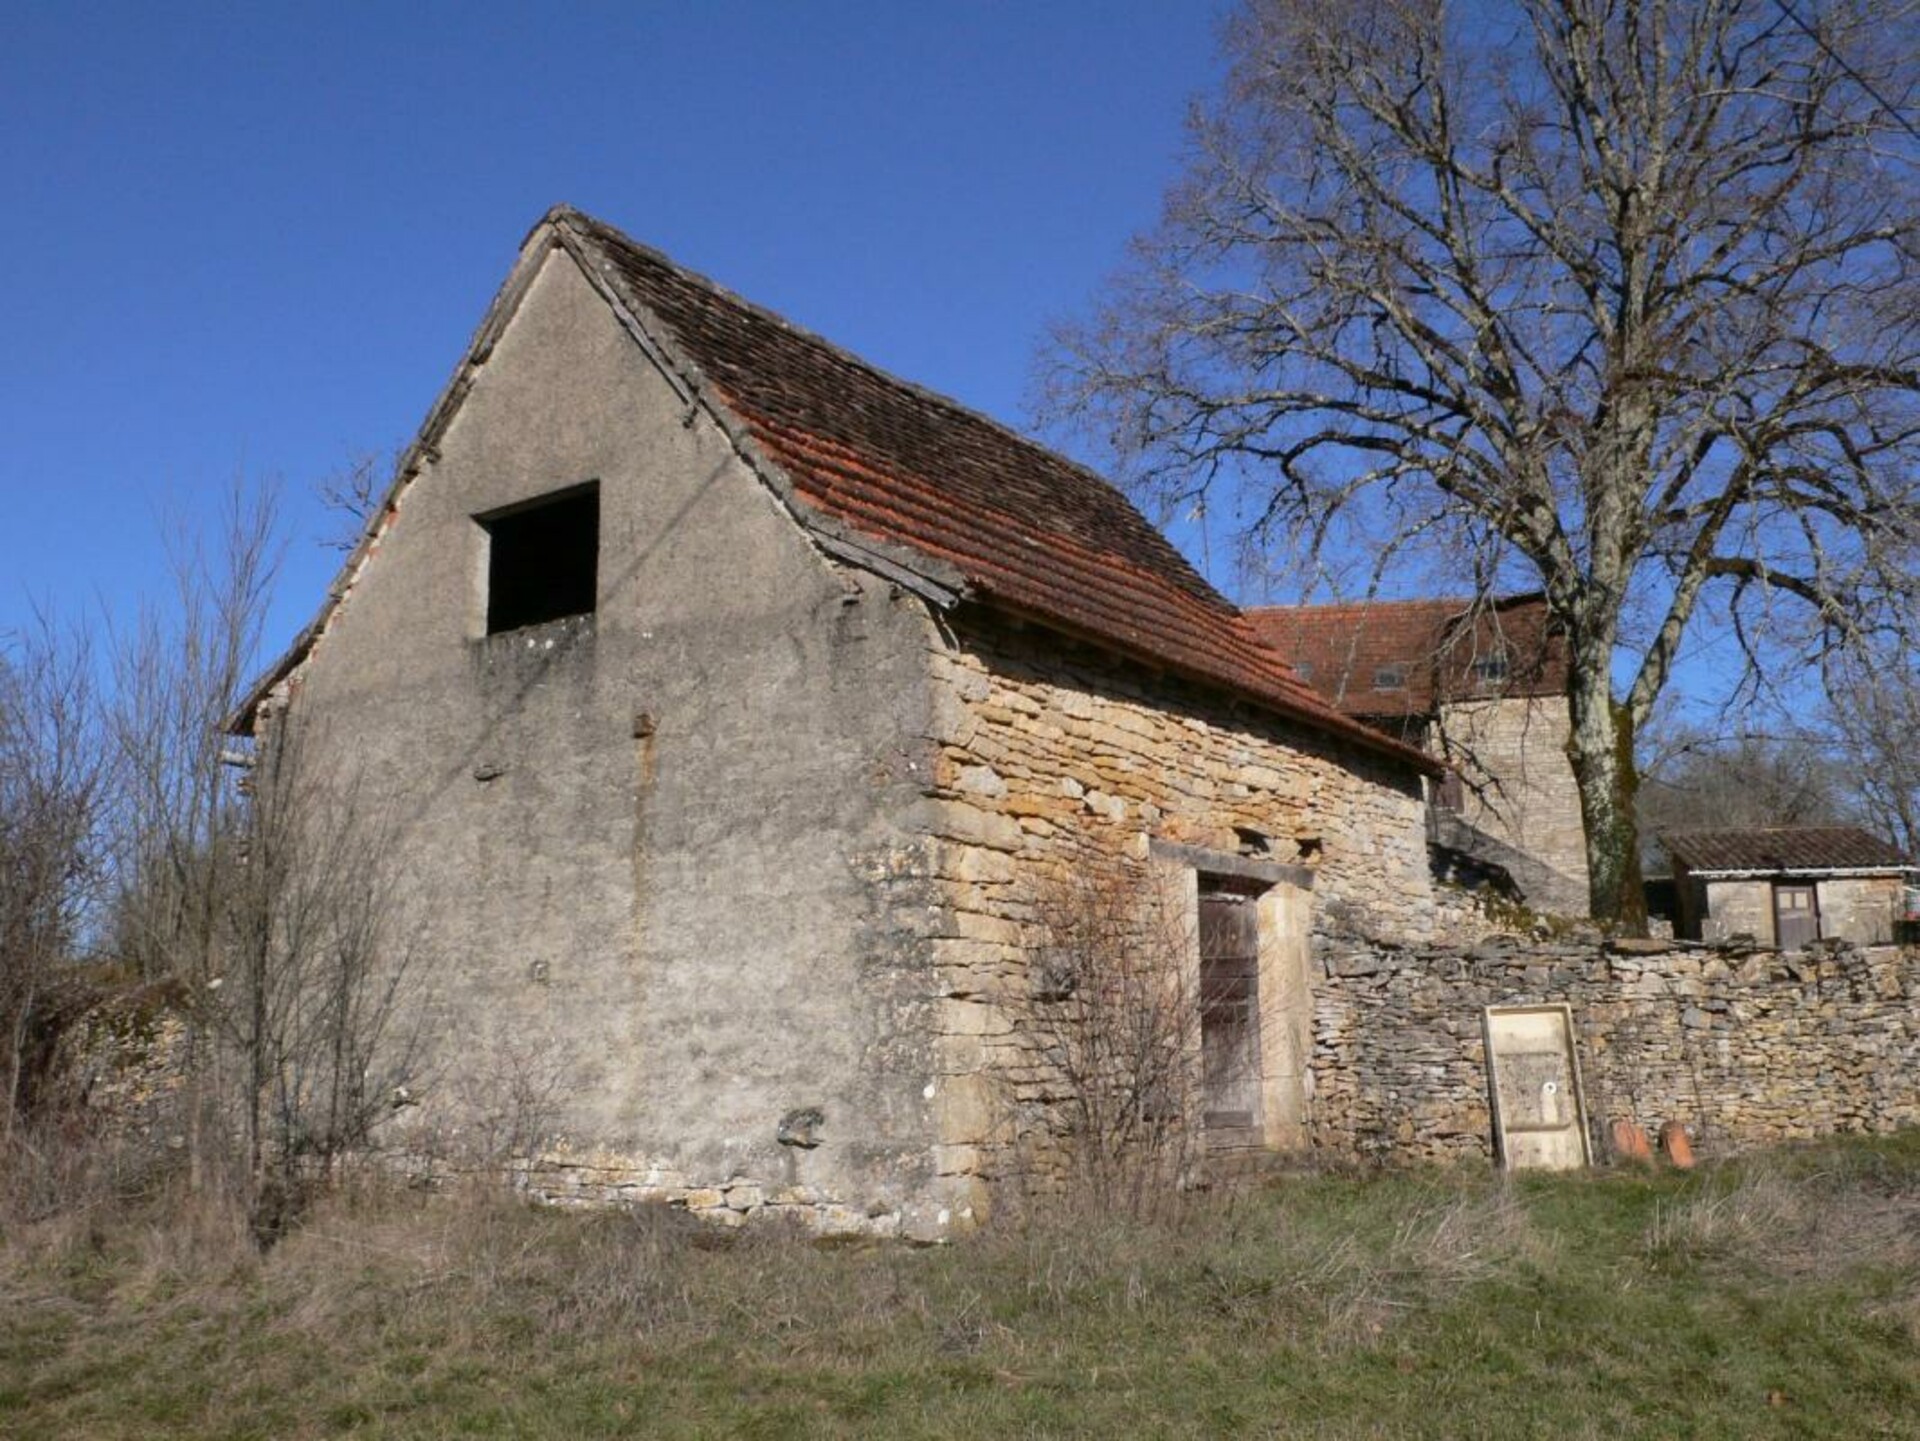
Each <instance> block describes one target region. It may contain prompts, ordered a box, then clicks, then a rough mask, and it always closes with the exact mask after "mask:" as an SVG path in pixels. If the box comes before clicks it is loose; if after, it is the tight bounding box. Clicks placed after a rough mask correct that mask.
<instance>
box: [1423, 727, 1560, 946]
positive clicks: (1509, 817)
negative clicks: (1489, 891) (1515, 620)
mask: <svg viewBox="0 0 1920 1441" xmlns="http://www.w3.org/2000/svg"><path fill="white" fill-rule="evenodd" d="M1440 727H1441V731H1442V740H1443V744H1444V745H1445V748H1446V751H1447V754H1448V756H1449V758H1450V759H1452V760H1453V761H1454V762H1455V764H1457V765H1459V766H1461V767H1462V769H1463V770H1464V771H1465V772H1466V774H1467V775H1468V777H1469V778H1470V779H1471V780H1472V781H1473V785H1472V786H1471V787H1470V788H1469V790H1468V793H1467V795H1466V804H1465V807H1464V809H1463V811H1462V816H1463V818H1464V819H1465V820H1466V821H1467V822H1468V823H1469V824H1471V825H1473V826H1475V827H1477V828H1478V829H1480V830H1482V831H1485V832H1486V833H1487V834H1489V835H1491V836H1493V837H1494V838H1495V839H1497V840H1501V841H1504V842H1506V843H1507V844H1508V845H1510V846H1512V847H1513V848H1514V849H1515V850H1518V851H1523V852H1525V853H1526V854H1527V855H1529V856H1531V857H1533V858H1534V859H1535V860H1537V861H1539V862H1540V863H1541V864H1542V865H1544V866H1547V867H1550V868H1551V869H1552V871H1554V872H1555V874H1556V879H1555V881H1554V882H1553V883H1552V884H1551V885H1550V886H1549V887H1548V888H1547V893H1546V894H1542V895H1537V896H1533V895H1530V896H1529V897H1528V900H1529V902H1530V903H1531V904H1533V905H1534V907H1535V909H1538V910H1548V911H1558V912H1562V913H1565V914H1572V915H1585V914H1586V913H1587V904H1588V902H1587V841H1586V832H1585V830H1584V828H1583V827H1582V824H1581V819H1580V792H1579V790H1578V789H1577V787H1576V786H1575V783H1574V778H1573V766H1572V763H1571V762H1570V761H1568V759H1567V739H1568V737H1569V735H1570V734H1571V732H1572V724H1571V722H1570V721H1569V720H1568V718H1567V702H1566V700H1565V698H1564V697H1560V696H1514V697H1509V698H1506V699H1501V700H1475V701H1462V702H1457V703H1455V704H1452V705H1448V706H1446V707H1444V708H1443V710H1442V712H1441V716H1440Z"/></svg>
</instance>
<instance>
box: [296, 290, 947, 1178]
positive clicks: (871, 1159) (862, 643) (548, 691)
mask: <svg viewBox="0 0 1920 1441" xmlns="http://www.w3.org/2000/svg"><path fill="white" fill-rule="evenodd" d="M586 481H597V482H598V483H599V486H600V507H601V515H600V574H599V596H598V608H597V613H596V614H595V615H594V616H592V617H591V618H580V619H574V620H567V621H559V622H553V623H550V624H548V625H544V626H539V627H534V628H530V629H527V630H523V631H518V632H511V633H508V634H504V635H498V636H491V637H488V636H485V635H484V634H483V633H482V632H483V631H484V596H483V591H484V577H485V537H484V532H483V531H482V529H481V527H480V526H479V525H478V524H477V523H476V522H475V521H474V519H473V517H474V515H475V514H477V513H483V512H487V511H490V510H492V509H495V508H497V507H500V506H504V505H508V504H512V503H514V502H517V501H521V500H525V499H528V498H532V497H535V496H539V495H541V494H544V493H546V492H549V491H553V490H556V489H559V488H562V487H566V486H571V485H576V484H579V483H582V482H586ZM929 636H930V622H929V620H928V618H927V616H926V615H925V613H924V611H923V610H922V609H921V608H920V606H919V604H918V602H916V601H913V600H911V599H909V598H904V597H901V596H898V595H896V594H894V593H893V592H892V591H891V590H890V588H889V587H887V586H886V585H885V584H884V583H881V582H877V581H874V580H873V579H871V578H870V577H864V576H859V575H855V574H853V573H850V572H846V571H843V570H839V569H837V568H835V567H833V566H831V565H830V564H828V563H827V562H826V561H825V560H824V559H823V558H822V557H820V556H819V555H818V554H817V553H816V552H815V551H814V549H813V548H812V547H811V545H810V544H809V543H808V542H807V541H806V539H805V537H804V536H803V534H802V533H801V532H800V531H799V529H798V528H797V527H796V526H795V525H794V524H793V523H792V521H791V520H790V518H789V517H787V516H786V515H785V513H784V512H782V511H781V510H780V509H779V507H778V505H777V503H776V502H775V501H774V499H773V498H772V497H771V496H770V495H769V494H768V493H767V492H766V490H765V488H764V487H763V486H762V484H761V483H760V482H759V481H758V479H757V478H756V477H755V476H754V475H753V474H752V473H751V472H750V471H749V470H748V469H747V468H746V466H745V465H744V464H743V463H742V462H741V461H740V459H739V458H738V457H737V456H736V454H735V452H734V451H733V449H732V447H731V445H730V444H729V442H728V441H727V440H726V438H725V437H724V435H723V434H722V433H721V432H720V431H719V429H718V428H717V427H716V426H715V425H714V424H713V423H712V422H711V421H710V420H709V419H707V418H706V417H705V416H704V415H702V416H698V417H693V418H691V419H690V418H689V414H688V410H687V407H686V406H685V405H684V404H683V403H682V402H681V401H680V400H679V399H678V398H677V397H676V396H675V395H674V394H673V393H672V391H671V390H670V389H669V387H668V386H667V385H666V384H665V382H664V381H663V379H662V378H661V376H660V375H659V373H658V372H657V371H656V370H655V369H654V368H653V367H652V365H651V363H650V362H649V361H648V360H647V359H646V358H645V357H644V356H643V355H642V353H641V351H640V350H639V348H638V347H637V346H636V345H635V344H634V343H633V341H632V340H631V338H630V337H629V336H628V335H627V334H626V333H625V332H624V331H623V330H622V329H621V328H620V327H619V325H618V323H617V321H616V319H615V317H614V316H613V315H612V313H611V312H610V311H609V310H608V308H607V306H606V305H605V303H604V302H603V301H602V300H601V298H600V297H599V296H598V295H597V293H596V292H595V291H594V290H593V289H592V288H591V286H590V285H589V284H588V282H587V281H586V279H585V278H584V277H583V276H582V275H581V274H580V273H579V271H578V270H577V268H576V267H575V266H574V264H573V262H572V261H571V260H569V259H568V258H567V257H566V256H565V255H564V254H562V253H558V252H550V253H549V255H548V258H547V259H546V261H545V262H544V264H543V267H542V268H541V270H540V271H539V273H538V275H537V277H536V279H535V280H534V282H533V284H532V286H531V289H530V290H529V292H528V293H527V295H526V297H525V299H524V301H523V302H522V305H521V307H520V309H519V310H518V312H517V314H516V316H515V318H514V319H513V320H512V322H511V324H510V325H509V326H508V327H507V329H506V330H505V332H504V334H503V336H502V337H501V339H500V340H499V342H498V344H497V345H496V347H495V348H494V350H493V351H492V353H491V355H490V357H489V358H488V360H487V362H486V363H485V365H484V366H483V367H482V368H481V370H480V371H479V374H478V377H477V379H476V381H475V383H474V386H473V388H472V390H471V392H470V395H469V397H468V399H467V400H466V402H465V404H464V406H463V407H462V408H461V409H460V411H459V412H458V414H457V416H456V417H455V418H454V420H453V421H452V423H451V425H450V427H449V428H448V430H447V431H446V433H445V435H444V437H443V439H442V441H441V444H440V447H439V453H438V456H437V458H436V459H435V460H434V461H433V462H432V463H431V464H430V465H429V466H428V467H427V468H426V469H425V470H424V471H423V472H422V473H421V474H420V475H419V476H418V478H417V479H416V480H415V481H414V482H413V483H412V484H411V485H410V486H409V487H408V488H407V489H406V491H405V492H404V493H403V496H402V499H401V504H400V509H399V511H398V514H397V516H396V517H395V519H394V522H393V524H392V526H391V528H390V529H389V530H388V531H387V533H386V534H385V536H384V538H383V539H382V541H381V543H380V545H379V548H378V549H377V551H376V552H375V553H373V554H372V555H371V556H370V558H369V559H368V561H367V563H366V564H365V565H364V566H363V567H362V569H361V572H360V574H359V576H358V578H357V580H356V582H355V584H354V586H353V588H352V590H351V592H350V593H349V597H348V599H347V601H346V603H345V605H344V606H343V607H342V608H341V609H340V610H339V611H338V612H337V613H336V616H335V618H334V620H333V622H332V624H331V626H330V628H329V630H328V632H327V633H326V634H325V635H324V636H323V637H322V638H321V640H320V642H319V644H318V645H317V647H316V649H315V651H314V653H313V654H312V656H311V658H310V659H309V661H308V662H307V664H306V665H305V667H304V668H303V670H302V672H301V673H300V674H299V675H298V676H297V678H296V691H295V695H294V699H293V702H292V707H293V712H294V714H296V715H297V716H300V717H303V718H304V720H305V721H306V722H308V723H309V724H308V725H307V726H306V727H305V728H306V729H307V730H308V731H309V733H310V744H312V745H313V746H314V747H315V754H316V755H318V756H320V757H322V758H324V760H325V762H326V764H328V765H329V766H331V767H333V768H335V769H336V770H338V771H339V772H341V773H345V772H346V771H348V770H350V769H355V768H361V769H363V770H364V774H365V776H366V777H367V779H368V781H369V783H370V786H371V789H372V791H373V792H374V793H377V794H378V795H379V796H381V797H382V798H383V800H384V802H385V803H386V804H387V805H388V806H390V807H391V810H392V817H393V821H394V823H395V826H396V834H397V838H398V839H397V849H396V852H395V855H396V859H397V861H398V863H399V865H400V867H401V871H402V877H403V881H402V886H401V891H400V904H399V908H398V913H397V917H396V919H397V921H398V923H399V927H400V929H403V930H407V931H409V932H411V933H412V934H413V935H414V936H415V937H416V938H417V945H416V949H417V951H418V952H419V953H420V954H421V955H423V956H426V957H429V958H431V969H430V970H429V971H428V972H426V973H425V977H426V987H427V989H426V993H425V995H424V996H423V998H422V1000H421V1002H420V1004H421V1006H422V1007H423V1008H424V1009H423V1010H421V1011H420V1012H417V1014H420V1015H423V1016H424V1017H425V1018H426V1020H427V1028H426V1037H427V1040H428V1042H429V1051H428V1056H429V1060H430V1062H431V1069H430V1071H429V1074H428V1084H427V1085H426V1087H425V1088H424V1089H423V1095H424V1097H425V1099H424V1101H423V1104H422V1106H421V1107H420V1108H419V1111H418V1113H417V1114H416V1115H415V1116H413V1117H412V1118H411V1120H412V1124H413V1125H414V1126H415V1127H416V1128H430V1127H432V1126H443V1127H451V1128H455V1129H457V1128H458V1127H459V1126H461V1125H463V1124H471V1123H472V1122H473V1121H474V1118H475V1117H476V1116H478V1115H479V1114H480V1113H481V1112H483V1111H485V1110H486V1108H488V1107H490V1106H495V1107H497V1106H499V1105H501V1104H503V1103H504V1102H505V1098H506V1093H507V1092H508V1091H510V1090H511V1088H512V1085H513V1084H514V1077H515V1076H516V1075H518V1076H520V1077H521V1080H522V1083H523V1084H524V1083H533V1084H536V1085H542V1084H544V1082H545V1081H546V1080H548V1079H552V1080H556V1081H557V1082H558V1085H557V1086H555V1087H554V1088H553V1094H554V1095H555V1097H556V1098H557V1100H558V1112H557V1122H558V1125H557V1132H558V1135H559V1138H560V1140H561V1141H562V1143H563V1144H565V1145H571V1146H572V1147H574V1148H575V1149H577V1150H580V1151H582V1152H587V1151H591V1152H593V1153H595V1154H598V1155H603V1156H618V1157H621V1158H623V1159H624V1160H626V1161H631V1162H633V1163H634V1164H641V1163H643V1162H644V1163H652V1164H658V1165H661V1166H664V1167H666V1168H668V1169H669V1170H671V1171H672V1172H673V1173H674V1174H675V1175H676V1176H678V1177H680V1178H682V1179H683V1180H691V1181H692V1182H693V1183H694V1184H710V1183H713V1182H718V1181H721V1180H723V1179H724V1178H728V1177H752V1178H756V1179H761V1180H765V1181H768V1182H774V1183H780V1182H785V1183H788V1184H791V1185H796V1186H800V1187H806V1188H810V1190H811V1191H812V1192H816V1193H819V1194H822V1195H825V1196H828V1197H839V1196H859V1197H861V1198H863V1199H864V1200H867V1201H871V1202H873V1203H874V1204H876V1205H886V1204H894V1203H903V1202H905V1201H906V1200H907V1199H909V1198H910V1197H912V1196H914V1195H916V1194H918V1193H919V1191H920V1190H921V1188H922V1187H923V1186H924V1183H925V1182H926V1180H927V1178H928V1176H929V1175H930V1170H929V1148H930V1142H931V1136H930V1134H929V1121H928V1115H927V1102H926V1100H925V1097H924V1095H923V1089H924V1086H925V1083H926V1080H927V1077H928V1074H929V1072H930V1069H931V1068H930V1062H929V1058H928V1047H929V1040H928V1028H927V1026H926V1024H925V1021H924V1016H923V1015H922V1014H920V1011H919V1010H918V1008H919V1007H922V1006H924V1005H925V1004H926V1001H925V998H926V996H927V995H928V993H929V990H930V986H929V983H928V978H927V975H926V972H925V964H926V963H925V952H926V947H925V945H924V944H923V943H922V942H920V941H919V940H918V939H917V938H916V934H915V932H916V927H917V926H919V925H920V924H921V923H920V921H919V920H918V917H919V916H920V911H919V909H918V908H919V907H920V905H921V904H922V903H923V901H924V897H922V896H920V895H919V894H918V893H917V892H916V890H915V885H916V883H915V882H914V881H913V880H912V879H911V877H913V876H914V875H917V874H920V871H921V868H919V867H916V866H914V865H913V864H911V862H910V860H909V859H908V856H909V853H910V851H911V849H912V843H911V842H910V840H909V839H908V838H906V837H904V836H902V835H901V834H900V833H899V832H898V831H897V829H896V826H895V823H894V821H893V820H892V819H891V818H892V817H898V816H904V815H906V814H908V813H909V811H910V808H911V802H912V800H913V799H914V798H915V797H916V796H917V795H918V793H919V787H918V781H917V775H918V774H919V773H920V770H921V769H922V768H923V767H924V761H925V757H924V747H925V744H926V743H925V742H924V741H923V740H921V739H919V737H921V736H923V735H924V734H925V732H926V729H927V723H926V714H925V712H926V710H927V707H928V705H929V695H928V680H927V677H926V673H925V659H924V657H925V655H926V652H927V649H928V646H929V643H930V639H929ZM642 713H644V714H645V716H646V717H647V718H648V720H647V722H646V723H645V724H638V725H637V724H636V717H637V716H639V715H641V714H642ZM649 728H650V729H651V732H652V733H651V734H650V735H644V736H642V735H636V730H647V729H649ZM896 877H902V878H904V879H897V880H896V879H895V878H896ZM803 1107H817V1108H819V1109H820V1110H821V1111H822V1112H824V1114H825V1123H824V1125H823V1126H822V1127H821V1128H820V1131H819V1139H820V1141H821V1144H820V1145H819V1146H818V1147H817V1148H815V1149H811V1150H798V1149H794V1148H791V1147H785V1146H781V1145H779V1144H777V1143H776V1139H775V1132H776V1127H777V1125H778V1124H779V1121H780V1119H781V1117H782V1115H783V1114H784V1113H786V1112H788V1111H790V1110H793V1109H796V1108H803Z"/></svg>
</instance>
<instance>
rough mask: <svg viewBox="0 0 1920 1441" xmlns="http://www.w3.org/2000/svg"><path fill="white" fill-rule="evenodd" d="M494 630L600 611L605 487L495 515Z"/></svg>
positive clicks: (490, 575) (490, 591)
mask: <svg viewBox="0 0 1920 1441" xmlns="http://www.w3.org/2000/svg"><path fill="white" fill-rule="evenodd" d="M475 519H476V520H478V521H479V523H480V527H481V529H483V530H485V531H486V533H487V634H488V635H498V634H500V632H502V631H508V630H519V629H520V628H521V627H522V626H529V625H541V624H543V623H544V622H546V621H550V620H560V619H563V618H564V617H566V616H570V615H592V614H593V609H594V602H595V597H596V596H597V594H598V592H599V585H600V487H599V486H597V485H585V486H579V487H576V488H574V489H572V490H565V491H561V492H559V493H558V494H555V495H546V496H542V497H540V499H538V500H533V501H528V502H527V503H526V504H524V505H516V506H513V507H511V508H510V509H507V510H501V511H495V512H494V513H493V514H491V515H483V516H476V517H475Z"/></svg>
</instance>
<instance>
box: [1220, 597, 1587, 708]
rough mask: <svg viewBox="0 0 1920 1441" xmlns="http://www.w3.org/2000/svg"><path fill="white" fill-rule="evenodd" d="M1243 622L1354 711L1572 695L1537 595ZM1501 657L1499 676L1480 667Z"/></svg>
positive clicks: (1267, 611) (1362, 607) (1334, 609)
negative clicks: (1493, 697)
mask: <svg viewBox="0 0 1920 1441" xmlns="http://www.w3.org/2000/svg"><path fill="white" fill-rule="evenodd" d="M1247 618H1248V619H1249V620H1250V621H1251V622H1252V623H1253V626H1254V629H1255V630H1256V632H1258V634H1259V635H1260V638H1261V639H1262V640H1264V641H1265V642H1266V643H1267V644H1268V645H1270V646H1272V647H1273V648H1274V649H1275V650H1277V651H1279V652H1280V654H1281V655H1283V656H1285V657H1286V658H1287V659H1288V660H1289V661H1291V662H1292V663H1293V665H1294V667H1295V670H1296V671H1297V672H1298V673H1299V675H1300V677H1301V679H1302V680H1304V681H1306V682H1307V684H1309V685H1311V686H1312V687H1313V688H1314V689H1315V690H1316V691H1318V692H1319V693H1320V694H1321V695H1322V696H1324V697H1325V698H1326V699H1328V700H1330V701H1332V702H1333V704H1335V705H1337V706H1338V707H1340V709H1341V710H1343V711H1345V712H1346V713H1347V714H1348V715H1356V716H1373V717H1380V718H1383V719H1384V718H1387V717H1394V718H1400V717H1406V716H1422V715H1431V714H1432V713H1433V711H1434V708H1435V705H1436V703H1437V701H1438V700H1440V699H1442V698H1444V699H1447V700H1466V699H1471V698H1474V697H1477V696H1488V695H1502V696H1540V695H1561V694H1564V693H1565V691H1566V680H1567V653H1566V646H1565V644H1564V643H1563V642H1562V640H1561V639H1560V637H1559V635H1558V633H1557V632H1556V631H1555V630H1554V628H1553V626H1552V624H1551V619H1550V617H1549V615H1548V613H1547V606H1546V602H1545V601H1544V600H1543V599H1541V598H1540V597H1539V596H1512V597H1508V598H1505V599H1501V600H1496V601H1493V602H1491V603H1490V604H1487V605H1483V606H1480V607H1478V608H1475V607H1474V606H1473V604H1472V602H1470V601H1467V600H1462V599H1458V598H1449V599H1439V600H1401V601H1366V602H1361V603H1357V604H1351V605H1297V606H1256V607H1254V608H1253V609H1251V610H1249V611H1248V612H1247ZM1496 661H1497V662H1503V663H1504V670H1505V674H1504V675H1503V676H1496V675H1494V674H1491V673H1489V672H1488V671H1487V670H1486V669H1485V668H1484V667H1485V666H1486V665H1487V663H1489V662H1496ZM1476 667H1480V669H1476ZM1389 672H1391V673H1393V674H1391V675H1390V674H1389Z"/></svg>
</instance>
